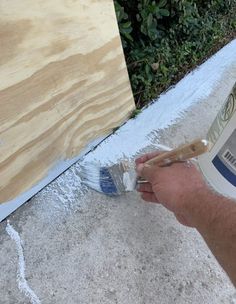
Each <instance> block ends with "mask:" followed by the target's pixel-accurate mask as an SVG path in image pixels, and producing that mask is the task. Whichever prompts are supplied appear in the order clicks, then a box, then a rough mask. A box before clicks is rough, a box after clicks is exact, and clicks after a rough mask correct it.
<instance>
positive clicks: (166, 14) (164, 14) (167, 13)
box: [159, 8, 170, 17]
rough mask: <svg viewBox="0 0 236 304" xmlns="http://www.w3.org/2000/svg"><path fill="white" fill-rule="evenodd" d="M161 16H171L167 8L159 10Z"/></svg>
mask: <svg viewBox="0 0 236 304" xmlns="http://www.w3.org/2000/svg"><path fill="white" fill-rule="evenodd" d="M159 14H160V15H162V16H166V17H167V16H170V12H169V11H168V10H167V9H165V8H161V9H160V10H159Z"/></svg>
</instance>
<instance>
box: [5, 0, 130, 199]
mask: <svg viewBox="0 0 236 304" xmlns="http://www.w3.org/2000/svg"><path fill="white" fill-rule="evenodd" d="M133 108H134V102H133V97H132V93H131V89H130V84H129V80H128V75H127V70H126V65H125V61H124V56H123V51H122V47H121V42H120V37H119V31H118V27H117V22H116V17H115V12H114V7H113V2H112V0H77V1H76V0H50V1H45V0H34V1H32V0H21V1H18V0H11V1H6V0H0V203H3V202H7V201H10V200H12V199H15V198H16V197H17V196H18V195H20V194H22V193H23V192H25V191H28V190H29V189H30V188H31V187H33V186H35V185H36V184H37V183H38V182H40V181H41V180H42V179H44V178H45V177H46V176H48V174H49V172H50V170H51V169H53V168H55V166H57V164H58V163H59V162H61V161H64V160H65V161H66V160H68V159H72V158H74V157H76V156H77V155H79V153H80V152H81V150H82V149H83V148H84V147H86V145H87V144H88V143H89V142H91V141H92V140H93V139H96V138H97V137H98V136H100V135H104V134H107V133H108V132H110V131H111V129H112V128H114V127H115V126H117V125H119V124H120V123H122V122H123V121H124V120H125V119H127V117H128V115H129V113H130V112H131V111H132V109H133Z"/></svg>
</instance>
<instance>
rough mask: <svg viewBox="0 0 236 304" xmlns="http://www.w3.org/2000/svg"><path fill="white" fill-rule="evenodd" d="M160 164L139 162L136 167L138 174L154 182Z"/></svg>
mask: <svg viewBox="0 0 236 304" xmlns="http://www.w3.org/2000/svg"><path fill="white" fill-rule="evenodd" d="M158 169H159V167H158V166H155V165H152V166H150V165H148V164H142V163H141V164H138V165H137V167H136V171H137V175H138V176H140V177H143V178H144V179H145V180H147V181H148V182H150V183H152V181H153V180H154V178H155V175H156V174H157V170H158Z"/></svg>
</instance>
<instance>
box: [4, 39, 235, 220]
mask: <svg viewBox="0 0 236 304" xmlns="http://www.w3.org/2000/svg"><path fill="white" fill-rule="evenodd" d="M235 50H236V39H234V40H233V41H232V42H230V43H229V44H228V45H226V46H225V47H224V48H222V49H221V50H220V51H219V52H217V53H216V54H215V55H214V56H212V57H211V58H210V59H209V60H207V61H206V62H205V63H203V64H202V65H201V66H200V67H198V68H196V69H195V70H194V71H193V72H191V73H189V74H188V75H187V76H186V77H184V78H183V79H182V80H181V81H180V82H179V83H178V84H177V85H176V86H175V87H173V88H172V89H170V90H169V91H167V92H166V93H163V94H162V95H161V96H160V97H159V98H158V100H157V101H158V102H154V103H153V104H152V105H150V106H149V107H147V108H146V109H145V110H144V111H143V112H142V113H141V114H140V115H139V116H138V117H137V118H136V119H132V120H129V121H128V122H127V123H126V124H125V125H123V126H122V127H121V128H120V129H119V130H118V131H117V132H116V134H114V135H111V136H110V137H108V138H107V139H106V140H105V141H103V142H102V144H100V145H99V146H98V147H97V148H96V149H95V150H94V151H92V152H91V153H89V154H88V155H86V157H85V158H84V161H85V162H86V163H88V162H90V161H91V162H94V161H98V162H99V163H100V164H101V165H103V164H107V163H114V162H116V161H117V160H118V159H121V158H124V157H126V158H127V157H133V156H134V155H136V153H137V152H138V151H140V150H141V149H142V148H145V147H146V146H148V145H150V144H151V143H152V140H151V135H152V133H153V132H157V131H159V130H163V129H165V128H167V127H169V126H170V125H172V124H173V123H175V122H176V121H177V120H178V119H180V118H181V117H183V115H184V113H185V112H186V111H187V110H188V109H189V108H190V107H191V106H193V105H194V104H197V103H199V102H202V101H204V100H207V98H208V97H209V96H210V95H211V94H212V93H213V92H214V90H215V89H216V88H217V87H218V86H219V84H221V88H224V87H226V86H227V85H228V86H229V84H224V83H221V82H223V81H224V80H223V76H224V74H225V73H227V71H230V70H232V69H231V66H236V51H235ZM232 78H234V81H235V78H236V75H232ZM232 85H233V84H232ZM230 89H231V88H230ZM229 91H230V90H229ZM103 139H104V138H103ZM95 142H96V143H97V144H98V143H99V142H101V139H100V140H97V141H95ZM156 144H159V143H156ZM94 146H95V144H94V143H93V144H91V145H88V147H87V149H86V150H85V152H83V153H81V155H80V156H78V157H76V158H74V159H73V160H70V161H66V162H65V161H64V162H63V161H61V162H58V163H57V164H56V165H55V167H54V169H53V170H51V171H50V172H49V174H48V176H47V177H46V178H45V179H44V180H43V181H41V182H40V183H38V184H37V185H36V186H35V187H34V188H32V189H31V190H29V191H27V192H25V193H23V194H22V195H21V196H19V197H18V198H17V199H15V200H12V201H9V202H7V203H5V204H2V205H0V221H2V220H3V219H4V218H5V217H7V216H8V215H9V214H10V213H11V212H13V211H14V210H16V209H17V208H18V207H19V206H20V205H22V204H23V203H24V202H25V201H27V200H28V199H30V198H31V197H32V196H33V195H34V194H36V193H37V192H39V191H40V190H41V189H42V188H43V187H45V186H46V185H47V184H48V183H50V182H51V181H52V180H53V179H55V178H56V177H57V176H58V175H60V174H61V173H62V172H64V171H65V170H66V169H68V168H69V167H70V166H71V165H73V164H74V163H75V162H77V161H78V160H80V159H81V157H82V156H83V155H84V154H86V153H87V152H89V151H90V149H91V147H94ZM111 151H112V153H111ZM82 163H83V161H82Z"/></svg>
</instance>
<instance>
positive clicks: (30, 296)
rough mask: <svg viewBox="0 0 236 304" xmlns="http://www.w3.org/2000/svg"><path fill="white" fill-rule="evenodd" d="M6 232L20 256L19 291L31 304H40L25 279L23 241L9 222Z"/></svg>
mask: <svg viewBox="0 0 236 304" xmlns="http://www.w3.org/2000/svg"><path fill="white" fill-rule="evenodd" d="M6 232H7V233H8V235H9V236H10V238H11V239H12V240H13V241H14V242H15V243H16V250H17V255H18V271H17V281H18V287H19V290H20V291H21V292H22V293H23V294H24V295H25V296H26V297H27V298H28V299H29V300H30V303H31V304H40V303H41V302H40V300H39V298H38V297H37V295H36V294H35V293H34V291H33V290H32V289H31V288H30V287H29V285H28V282H27V280H26V278H25V258H24V253H23V247H22V240H21V238H20V235H19V233H18V232H17V231H16V230H15V229H14V228H13V227H12V226H11V225H10V223H9V221H8V222H7V227H6Z"/></svg>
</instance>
